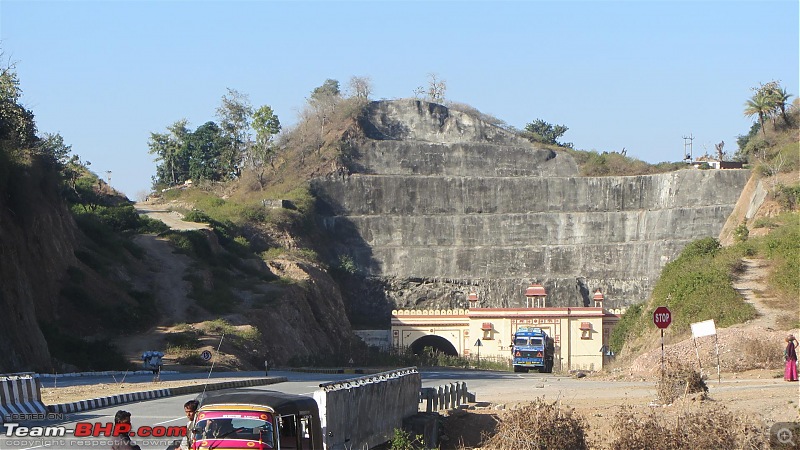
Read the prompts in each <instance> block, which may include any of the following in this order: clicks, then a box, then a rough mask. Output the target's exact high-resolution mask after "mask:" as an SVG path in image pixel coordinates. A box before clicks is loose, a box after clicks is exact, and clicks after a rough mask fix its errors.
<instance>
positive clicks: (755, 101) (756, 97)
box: [744, 92, 772, 136]
mask: <svg viewBox="0 0 800 450" xmlns="http://www.w3.org/2000/svg"><path fill="white" fill-rule="evenodd" d="M770 111H772V104H771V103H770V102H769V98H768V97H767V96H766V95H764V94H763V93H762V92H756V93H755V94H753V96H752V97H751V98H750V99H749V100H747V102H745V108H744V115H745V116H747V117H753V116H758V124H759V125H760V126H761V132H762V133H763V135H764V136H766V135H767V132H766V129H765V128H764V120H765V119H766V118H767V116H768V115H769V113H770Z"/></svg>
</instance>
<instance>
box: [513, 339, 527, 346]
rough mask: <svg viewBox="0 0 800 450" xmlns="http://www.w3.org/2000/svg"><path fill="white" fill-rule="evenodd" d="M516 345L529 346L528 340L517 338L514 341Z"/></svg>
mask: <svg viewBox="0 0 800 450" xmlns="http://www.w3.org/2000/svg"><path fill="white" fill-rule="evenodd" d="M514 345H520V346H522V345H528V338H516V339H514Z"/></svg>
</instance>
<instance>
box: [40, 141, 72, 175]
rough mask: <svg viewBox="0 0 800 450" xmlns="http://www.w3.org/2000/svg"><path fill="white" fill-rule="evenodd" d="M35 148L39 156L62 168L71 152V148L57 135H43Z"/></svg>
mask: <svg viewBox="0 0 800 450" xmlns="http://www.w3.org/2000/svg"><path fill="white" fill-rule="evenodd" d="M37 148H38V150H39V153H40V154H41V155H43V156H45V157H47V158H50V159H51V160H52V161H53V162H54V163H56V164H57V165H59V166H62V167H63V166H64V165H65V164H67V161H68V160H69V153H70V152H71V151H72V146H71V145H67V144H65V143H64V138H63V137H61V135H60V134H58V133H55V134H52V133H44V136H42V137H40V138H39V143H38V145H37Z"/></svg>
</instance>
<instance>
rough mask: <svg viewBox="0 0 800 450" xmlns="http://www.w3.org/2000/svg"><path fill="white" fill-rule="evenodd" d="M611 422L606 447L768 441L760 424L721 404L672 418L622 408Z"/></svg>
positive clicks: (750, 445) (672, 449) (737, 445)
mask: <svg viewBox="0 0 800 450" xmlns="http://www.w3.org/2000/svg"><path fill="white" fill-rule="evenodd" d="M613 423H614V426H613V432H612V439H611V441H610V443H609V447H608V448H613V449H617V450H629V449H630V450H634V449H648V450H680V449H761V448H766V443H767V442H766V433H765V430H764V429H763V428H762V427H761V426H760V425H758V424H756V423H754V422H752V421H749V420H748V419H747V418H744V417H741V416H738V415H735V414H733V413H731V412H730V411H728V410H726V409H725V408H724V407H722V406H711V407H707V408H697V409H695V410H692V411H681V412H679V413H678V414H677V416H676V417H674V418H667V417H666V415H665V414H663V413H656V411H655V410H651V411H650V412H649V413H648V414H646V415H642V414H635V413H634V412H633V410H632V409H631V408H622V409H621V410H620V411H619V412H618V413H617V415H616V416H615V418H614V422H613Z"/></svg>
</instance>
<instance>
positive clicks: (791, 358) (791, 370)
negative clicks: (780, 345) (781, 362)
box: [783, 334, 797, 381]
mask: <svg viewBox="0 0 800 450" xmlns="http://www.w3.org/2000/svg"><path fill="white" fill-rule="evenodd" d="M783 356H784V358H785V359H786V370H785V371H784V374H783V379H784V380H786V381H797V339H795V337H794V335H792V334H790V335H789V336H787V337H786V350H784V351H783Z"/></svg>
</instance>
